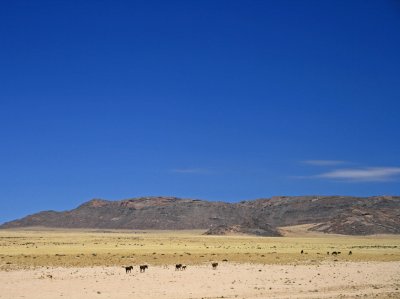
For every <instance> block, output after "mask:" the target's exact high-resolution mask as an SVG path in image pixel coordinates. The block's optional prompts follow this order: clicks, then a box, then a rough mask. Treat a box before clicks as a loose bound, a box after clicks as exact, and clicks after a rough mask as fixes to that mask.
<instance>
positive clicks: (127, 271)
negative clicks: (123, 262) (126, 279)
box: [125, 266, 133, 273]
mask: <svg viewBox="0 0 400 299" xmlns="http://www.w3.org/2000/svg"><path fill="white" fill-rule="evenodd" d="M132 269H133V266H128V267H125V273H131V271H132Z"/></svg>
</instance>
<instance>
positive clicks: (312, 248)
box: [0, 226, 400, 299]
mask: <svg viewBox="0 0 400 299" xmlns="http://www.w3.org/2000/svg"><path fill="white" fill-rule="evenodd" d="M306 228H307V227H306V226H297V227H286V228H281V229H282V232H283V233H284V235H285V237H280V238H268V237H251V236H243V235H240V236H238V235H235V236H204V235H202V233H203V231H116V230H57V229H53V230H49V229H47V230H45V229H29V230H0V285H1V288H0V298H2V299H3V298H24V297H29V298H31V299H32V298H56V297H62V298H177V299H183V298H359V297H363V298H372V297H373V298H400V291H399V288H400V236H389V235H387V236H383V235H380V236H368V237H354V236H352V237H350V236H340V235H324V234H316V233H308V232H306V230H305V229H306ZM301 250H304V254H300V251H301ZM350 250H351V251H352V253H353V254H352V255H348V252H349V251H350ZM332 251H340V252H341V254H340V255H338V256H332V255H331V254H330V255H327V252H332ZM223 260H227V262H226V261H225V262H224V261H223ZM210 262H218V263H219V266H218V268H217V269H216V270H212V269H211V266H210ZM176 263H182V264H185V265H187V266H188V268H187V270H185V271H175V269H174V265H175V264H176ZM140 264H148V265H149V269H148V270H147V271H146V273H140V272H139V269H138V265H140ZM128 265H133V266H134V269H133V270H132V273H130V274H125V269H123V268H122V267H123V266H128ZM71 285H73V286H74V287H73V288H71Z"/></svg>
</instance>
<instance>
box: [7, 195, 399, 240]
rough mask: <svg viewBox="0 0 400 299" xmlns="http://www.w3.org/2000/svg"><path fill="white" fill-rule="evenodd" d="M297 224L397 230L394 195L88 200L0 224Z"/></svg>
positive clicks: (271, 228) (262, 227)
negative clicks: (238, 199) (222, 199)
mask: <svg viewBox="0 0 400 299" xmlns="http://www.w3.org/2000/svg"><path fill="white" fill-rule="evenodd" d="M299 224H315V225H314V226H312V227H311V228H310V229H311V230H316V231H320V232H326V233H339V234H348V235H369V234H376V233H390V234H399V233H400V197H396V196H377V197H365V198H361V197H345V196H297V197H286V196H282V197H272V198H263V199H257V200H250V201H242V202H240V203H227V202H211V201H204V200H195V199H181V198H176V197H141V198H134V199H127V200H120V201H108V200H103V199H93V200H90V201H88V202H86V203H84V204H82V205H80V206H79V207H77V208H75V209H73V210H69V211H63V212H56V211H43V212H39V213H37V214H33V215H29V216H26V217H24V218H22V219H18V220H14V221H10V222H7V223H4V224H3V225H1V226H0V228H2V229H5V228H21V227H31V226H42V227H56V228H107V229H164V230H165V229H169V230H180V229H211V230H210V231H209V233H210V234H213V233H216V234H222V233H223V232H224V231H226V232H227V233H230V232H233V233H234V232H239V233H250V234H251V233H254V234H260V235H270V236H276V235H278V234H279V233H278V232H277V230H276V228H277V227H280V226H291V225H299ZM218 227H219V229H217V228H218Z"/></svg>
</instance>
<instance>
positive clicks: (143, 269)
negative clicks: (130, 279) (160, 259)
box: [139, 265, 149, 272]
mask: <svg viewBox="0 0 400 299" xmlns="http://www.w3.org/2000/svg"><path fill="white" fill-rule="evenodd" d="M139 268H140V272H144V271H146V269H148V268H149V266H147V265H140V266H139Z"/></svg>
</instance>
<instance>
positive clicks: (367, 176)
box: [314, 167, 400, 182]
mask: <svg viewBox="0 0 400 299" xmlns="http://www.w3.org/2000/svg"><path fill="white" fill-rule="evenodd" d="M314 177H318V178H323V179H336V180H344V181H364V182H385V181H391V180H394V179H397V178H400V167H365V168H353V169H352V168H349V169H336V170H332V171H329V172H326V173H322V174H320V175H317V176H314Z"/></svg>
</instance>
